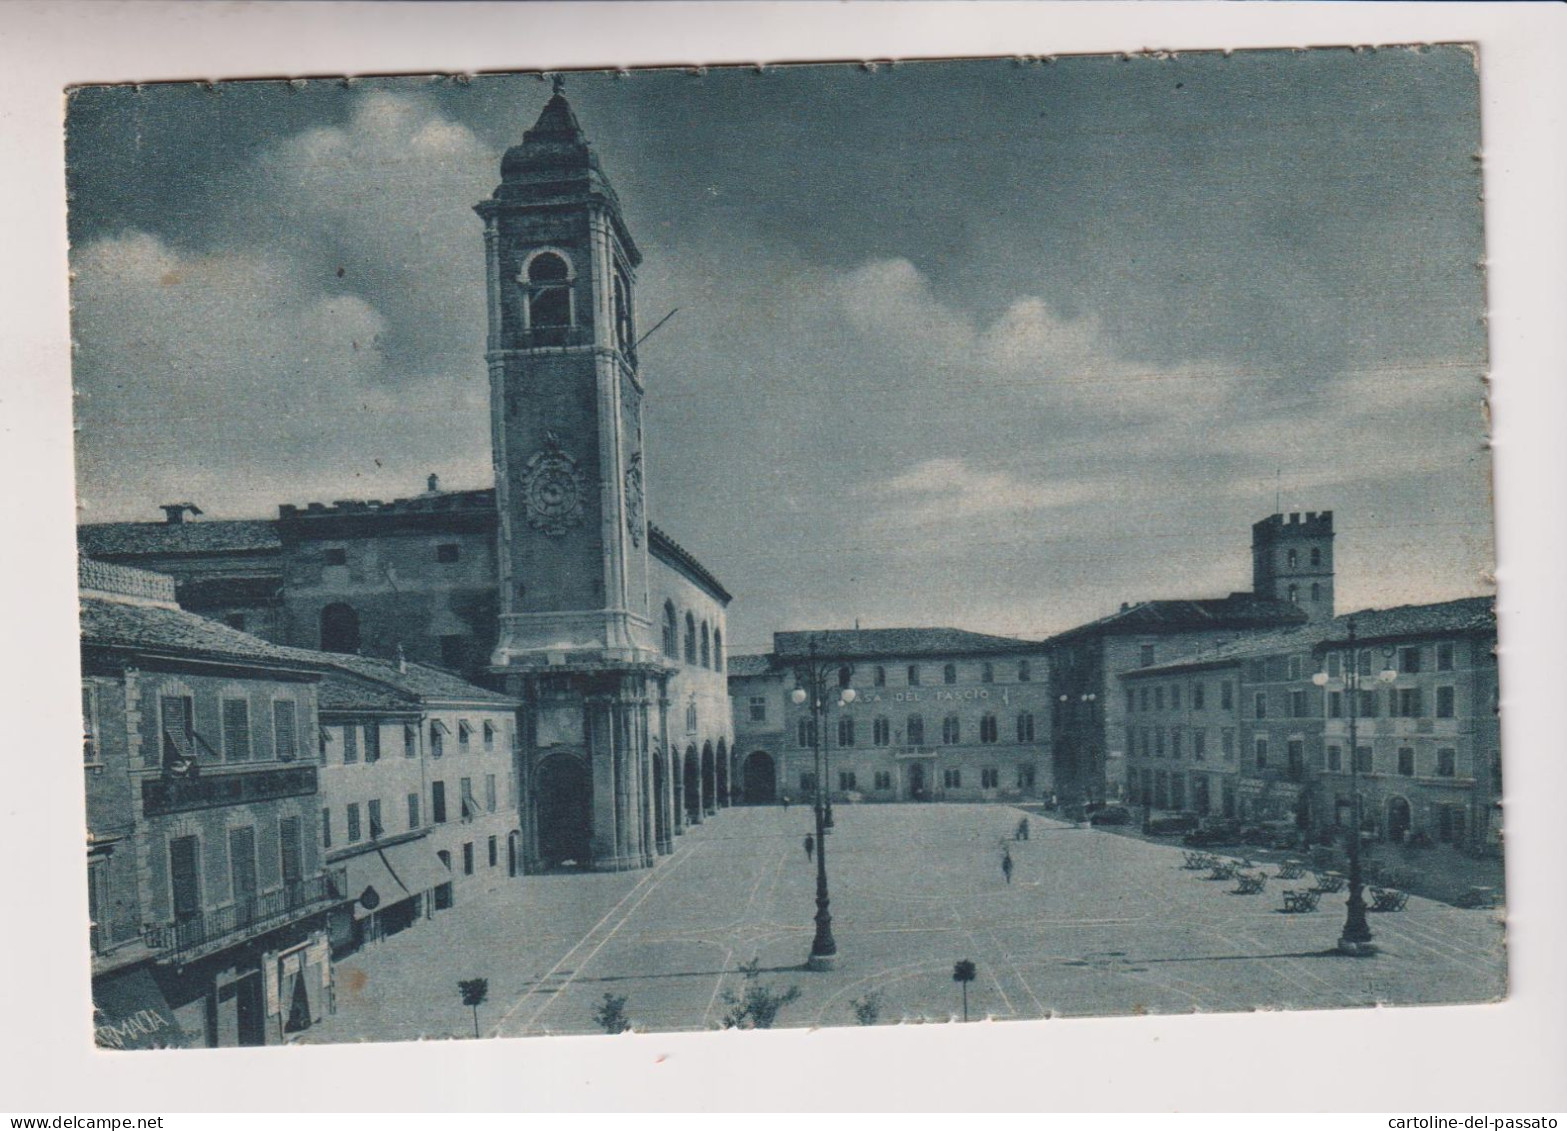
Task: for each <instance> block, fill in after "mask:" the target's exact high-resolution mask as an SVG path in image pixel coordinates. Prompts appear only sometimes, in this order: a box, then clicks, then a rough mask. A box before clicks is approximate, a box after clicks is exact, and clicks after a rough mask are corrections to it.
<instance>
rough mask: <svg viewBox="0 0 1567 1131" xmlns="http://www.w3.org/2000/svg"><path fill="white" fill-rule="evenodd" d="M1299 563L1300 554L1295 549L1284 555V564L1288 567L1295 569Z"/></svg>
mask: <svg viewBox="0 0 1567 1131" xmlns="http://www.w3.org/2000/svg"><path fill="white" fill-rule="evenodd" d="M1299 564H1300V555H1299V554H1297V553H1296V552H1295V551H1294V550H1291V551H1290V552H1289V553H1287V554H1285V555H1284V565H1285V568H1286V569H1294V568H1295V567H1296V566H1297V565H1299Z"/></svg>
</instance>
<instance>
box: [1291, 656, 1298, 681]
mask: <svg viewBox="0 0 1567 1131" xmlns="http://www.w3.org/2000/svg"><path fill="white" fill-rule="evenodd" d="M1289 678H1290V679H1299V678H1300V657H1299V656H1291V657H1290V658H1289Z"/></svg>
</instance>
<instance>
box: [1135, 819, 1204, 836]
mask: <svg viewBox="0 0 1567 1131" xmlns="http://www.w3.org/2000/svg"><path fill="white" fill-rule="evenodd" d="M1144 828H1145V829H1146V830H1147V832H1148V835H1149V836H1180V835H1181V834H1182V833H1189V832H1194V831H1196V829H1197V814H1196V813H1177V814H1176V815H1175V816H1173V817H1154V818H1153V819H1152V820H1150V821H1149V822H1148V823H1147V825H1145V826H1144Z"/></svg>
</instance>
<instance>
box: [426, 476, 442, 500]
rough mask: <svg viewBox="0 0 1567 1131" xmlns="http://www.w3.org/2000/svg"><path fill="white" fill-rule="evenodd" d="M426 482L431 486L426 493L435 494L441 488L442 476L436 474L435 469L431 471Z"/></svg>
mask: <svg viewBox="0 0 1567 1131" xmlns="http://www.w3.org/2000/svg"><path fill="white" fill-rule="evenodd" d="M426 482H427V483H428V484H429V487H428V488H427V490H426V491H425V494H427V495H433V494H435V493H436V492H437V491H439V490H440V489H441V477H440V476H439V475H437V474H435V472H433V471H432V472H430V478H429V479H428V480H426Z"/></svg>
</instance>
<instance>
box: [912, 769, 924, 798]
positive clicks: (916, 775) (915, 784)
mask: <svg viewBox="0 0 1567 1131" xmlns="http://www.w3.org/2000/svg"><path fill="white" fill-rule="evenodd" d="M908 779H909V800H910V801H924V800H925V763H924V762H910V763H909V767H908Z"/></svg>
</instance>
